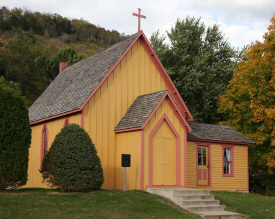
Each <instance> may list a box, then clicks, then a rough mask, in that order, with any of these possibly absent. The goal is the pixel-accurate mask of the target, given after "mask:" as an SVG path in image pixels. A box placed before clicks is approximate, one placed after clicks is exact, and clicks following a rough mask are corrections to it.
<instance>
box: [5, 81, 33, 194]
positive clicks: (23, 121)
mask: <svg viewBox="0 0 275 219" xmlns="http://www.w3.org/2000/svg"><path fill="white" fill-rule="evenodd" d="M14 87H17V85H15V84H14V83H9V82H7V81H5V79H4V77H3V76H2V77H0V115H1V116H0V189H5V188H7V187H8V186H10V187H17V186H22V185H25V184H26V182H27V177H28V173H27V170H28V154H29V151H28V149H29V146H30V143H31V128H30V125H29V117H28V110H27V109H26V108H25V106H24V101H23V98H22V97H21V95H20V92H19V89H14Z"/></svg>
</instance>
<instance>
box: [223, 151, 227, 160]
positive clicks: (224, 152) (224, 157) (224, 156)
mask: <svg viewBox="0 0 275 219" xmlns="http://www.w3.org/2000/svg"><path fill="white" fill-rule="evenodd" d="M223 159H224V161H226V160H227V159H226V148H224V149H223Z"/></svg>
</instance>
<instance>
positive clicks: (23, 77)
mask: <svg viewBox="0 0 275 219" xmlns="http://www.w3.org/2000/svg"><path fill="white" fill-rule="evenodd" d="M22 37H23V38H21V39H14V40H10V41H9V42H8V45H7V46H6V47H5V51H6V54H5V56H6V58H5V61H6V62H7V63H6V66H5V67H6V68H5V73H4V77H5V78H6V80H8V81H14V82H16V83H19V85H20V89H21V92H22V95H23V96H26V97H27V98H28V99H29V100H30V101H34V100H36V98H37V97H38V96H39V95H40V94H41V93H42V92H43V90H44V89H45V87H44V84H43V78H42V77H41V74H40V73H39V70H38V68H37V66H36V63H35V59H36V57H37V56H39V55H40V54H41V51H42V47H41V45H38V44H35V43H34V42H33V38H30V37H29V36H28V34H27V36H25V35H23V36H22Z"/></svg>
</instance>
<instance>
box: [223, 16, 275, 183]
mask: <svg viewBox="0 0 275 219" xmlns="http://www.w3.org/2000/svg"><path fill="white" fill-rule="evenodd" d="M268 31H269V32H267V33H265V35H264V41H263V42H259V41H256V42H255V43H252V44H251V45H250V47H249V48H248V51H247V53H246V60H244V61H241V62H239V63H238V64H237V67H236V69H235V71H234V77H233V78H232V80H231V81H230V84H229V86H228V89H227V90H226V93H225V94H224V95H222V96H221V98H220V101H221V107H220V109H219V111H220V112H222V113H226V114H227V115H228V120H227V122H226V123H227V124H229V125H230V126H231V127H233V128H235V129H236V130H238V131H239V132H241V133H243V134H245V135H246V136H247V137H249V138H250V139H251V140H253V141H254V142H255V143H256V144H255V145H253V146H251V147H250V148H249V162H250V181H251V182H252V183H254V185H253V186H259V185H260V186H267V185H269V186H275V92H274V89H275V70H274V69H275V59H274V57H275V46H274V45H275V17H273V18H272V19H271V24H270V26H269V27H268ZM255 183H256V185H255Z"/></svg>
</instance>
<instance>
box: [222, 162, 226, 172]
mask: <svg viewBox="0 0 275 219" xmlns="http://www.w3.org/2000/svg"><path fill="white" fill-rule="evenodd" d="M223 174H226V162H223Z"/></svg>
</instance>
